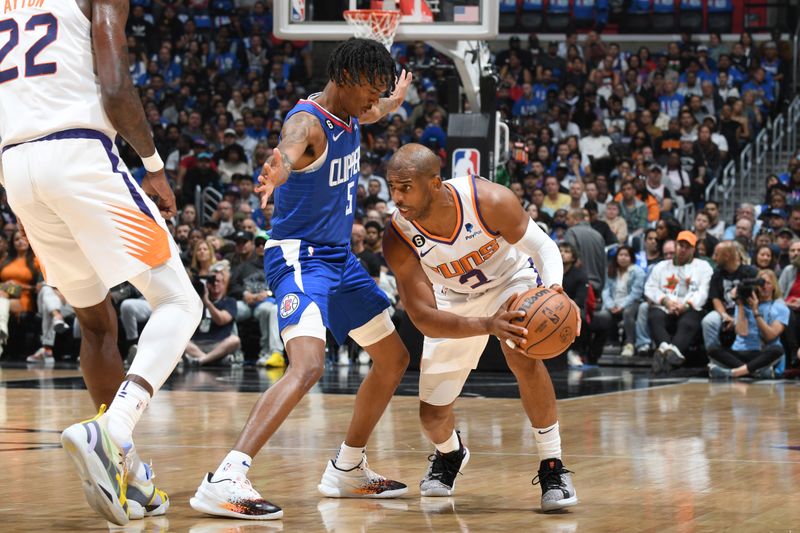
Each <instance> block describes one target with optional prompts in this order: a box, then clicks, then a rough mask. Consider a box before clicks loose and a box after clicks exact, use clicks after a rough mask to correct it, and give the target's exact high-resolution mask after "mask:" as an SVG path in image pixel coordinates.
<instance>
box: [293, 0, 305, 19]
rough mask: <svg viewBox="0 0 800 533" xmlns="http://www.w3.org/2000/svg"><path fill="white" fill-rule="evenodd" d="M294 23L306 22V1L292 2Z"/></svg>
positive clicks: (294, 0)
mask: <svg viewBox="0 0 800 533" xmlns="http://www.w3.org/2000/svg"><path fill="white" fill-rule="evenodd" d="M291 19H292V22H305V21H306V0H292V16H291Z"/></svg>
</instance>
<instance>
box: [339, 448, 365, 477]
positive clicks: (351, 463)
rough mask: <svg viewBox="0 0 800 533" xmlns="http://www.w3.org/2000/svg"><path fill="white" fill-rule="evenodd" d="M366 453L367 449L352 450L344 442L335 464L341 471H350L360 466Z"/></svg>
mask: <svg viewBox="0 0 800 533" xmlns="http://www.w3.org/2000/svg"><path fill="white" fill-rule="evenodd" d="M365 451H366V448H360V447H359V448H352V447H350V446H348V445H347V444H345V443H344V442H343V443H342V446H341V447H340V448H339V453H337V454H336V459H334V460H333V462H334V463H336V468H338V469H339V470H350V469H351V468H353V467H356V466H358V464H359V463H360V462H361V459H362V458H363V457H364V452H365Z"/></svg>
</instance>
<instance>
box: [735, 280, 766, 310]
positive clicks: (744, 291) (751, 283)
mask: <svg viewBox="0 0 800 533" xmlns="http://www.w3.org/2000/svg"><path fill="white" fill-rule="evenodd" d="M764 285H765V282H764V279H763V278H745V279H743V280H742V281H741V283H739V287H738V288H737V289H736V301H737V302H742V303H743V304H747V301H748V300H749V299H750V297H751V296H752V295H753V291H755V290H756V287H763V286H764Z"/></svg>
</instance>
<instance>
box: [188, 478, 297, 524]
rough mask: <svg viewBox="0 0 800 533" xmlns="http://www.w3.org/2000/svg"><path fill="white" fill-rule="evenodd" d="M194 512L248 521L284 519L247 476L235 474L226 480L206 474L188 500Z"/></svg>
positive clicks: (279, 511) (280, 511)
mask: <svg viewBox="0 0 800 533" xmlns="http://www.w3.org/2000/svg"><path fill="white" fill-rule="evenodd" d="M189 505H191V506H192V509H194V510H195V511H199V512H201V513H206V514H210V515H214V516H227V517H230V518H244V519H246V520H277V519H278V518H282V517H283V510H282V509H281V508H280V507H278V506H277V505H273V504H271V503H270V502H268V501H267V500H265V499H264V498H262V497H261V494H259V493H258V491H257V490H256V489H254V488H253V485H251V484H250V480H249V479H247V477H246V476H245V475H244V474H241V473H239V472H232V473H231V475H230V476H229V477H227V478H225V479H217V480H215V479H214V474H212V473H211V472H209V473H207V474H206V477H205V478H204V479H203V482H202V483H201V484H200V486H199V487H198V488H197V492H195V494H194V497H193V498H192V499H191V500H189Z"/></svg>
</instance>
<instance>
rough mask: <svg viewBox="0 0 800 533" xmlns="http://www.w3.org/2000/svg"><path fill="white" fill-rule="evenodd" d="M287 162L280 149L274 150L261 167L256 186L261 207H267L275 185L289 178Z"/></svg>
mask: <svg viewBox="0 0 800 533" xmlns="http://www.w3.org/2000/svg"><path fill="white" fill-rule="evenodd" d="M287 163H288V162H286V161H284V160H283V155H282V154H281V151H280V150H277V149H276V150H274V151H273V152H272V155H271V156H270V157H269V158H268V159H267V161H266V163H264V166H262V167H261V174H260V175H259V176H258V185H256V186H255V187H254V189H253V190H255V191H256V192H257V193H258V194H260V195H261V209H264V208H266V207H267V202H268V201H269V197H270V196H272V192H273V191H274V190H275V187H277V186H278V185H280V184H282V183H283V182H285V181H286V180H287V179H288V178H289V170H288V169H287Z"/></svg>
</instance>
